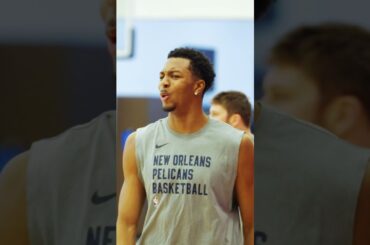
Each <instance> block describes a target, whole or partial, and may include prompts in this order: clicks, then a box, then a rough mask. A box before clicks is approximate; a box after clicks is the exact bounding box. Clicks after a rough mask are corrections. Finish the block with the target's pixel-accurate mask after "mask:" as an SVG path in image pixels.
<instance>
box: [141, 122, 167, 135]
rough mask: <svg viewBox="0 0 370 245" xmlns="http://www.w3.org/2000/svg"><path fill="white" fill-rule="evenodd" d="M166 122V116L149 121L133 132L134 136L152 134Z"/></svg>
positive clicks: (163, 126) (164, 125)
mask: <svg viewBox="0 0 370 245" xmlns="http://www.w3.org/2000/svg"><path fill="white" fill-rule="evenodd" d="M166 123H167V118H161V119H159V120H157V121H155V122H152V123H149V124H147V125H146V126H144V127H139V128H137V129H136V131H135V132H134V133H135V134H134V135H135V136H136V137H143V136H147V135H150V134H153V133H154V132H155V131H156V130H158V129H159V128H165V127H166Z"/></svg>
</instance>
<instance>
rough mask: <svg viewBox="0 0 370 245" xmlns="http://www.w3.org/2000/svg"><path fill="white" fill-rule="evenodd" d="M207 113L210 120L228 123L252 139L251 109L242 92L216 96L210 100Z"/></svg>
mask: <svg viewBox="0 0 370 245" xmlns="http://www.w3.org/2000/svg"><path fill="white" fill-rule="evenodd" d="M209 113H210V114H209V115H210V117H211V118H214V119H217V120H220V121H223V122H225V123H228V124H230V125H231V126H233V127H234V128H237V129H240V130H242V131H244V132H245V133H246V134H248V135H249V136H251V137H252V138H253V134H252V132H251V129H250V119H251V113H252V107H251V104H250V102H249V100H248V98H247V96H246V95H245V94H243V93H242V92H239V91H227V92H221V93H219V94H217V95H216V96H215V97H213V99H212V103H211V108H210V110H209Z"/></svg>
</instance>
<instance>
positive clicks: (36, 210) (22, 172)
mask: <svg viewBox="0 0 370 245" xmlns="http://www.w3.org/2000/svg"><path fill="white" fill-rule="evenodd" d="M115 4H116V3H115V1H114V0H104V2H103V6H102V15H103V19H104V22H105V24H106V28H107V32H106V33H107V39H108V43H109V50H110V52H111V54H112V55H114V53H115V23H116V21H115V12H116V11H115ZM113 59H114V60H115V58H114V57H113ZM115 128H116V127H115V113H114V112H106V113H103V114H102V115H101V116H99V117H97V118H95V119H94V120H93V121H91V122H90V123H87V124H85V125H80V126H77V127H74V128H72V129H69V130H67V131H66V132H64V133H62V134H60V135H58V136H56V137H54V138H51V139H45V140H41V141H38V142H35V143H33V144H32V146H31V149H30V150H29V151H27V152H25V153H23V154H21V155H19V156H17V157H16V158H14V159H13V160H12V161H11V162H9V163H8V164H7V166H6V168H5V169H4V171H3V172H2V173H1V178H0V196H1V202H0V244H12V245H28V244H30V245H54V244H68V245H81V244H86V245H89V244H94V245H109V244H112V245H113V244H115V237H116V235H115V221H116V202H115V189H116V186H115V175H116V174H115V138H116V136H115Z"/></svg>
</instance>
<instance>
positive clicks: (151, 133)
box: [136, 118, 243, 245]
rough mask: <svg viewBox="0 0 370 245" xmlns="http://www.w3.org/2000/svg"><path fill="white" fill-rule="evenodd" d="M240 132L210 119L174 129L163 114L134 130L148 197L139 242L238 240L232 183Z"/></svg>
mask: <svg viewBox="0 0 370 245" xmlns="http://www.w3.org/2000/svg"><path fill="white" fill-rule="evenodd" d="M242 135H243V132H242V131H239V130H236V129H234V128H232V127H231V126H229V125H227V124H225V123H222V122H218V121H216V120H213V119H209V120H208V122H207V124H206V125H205V126H204V127H203V128H202V129H200V130H199V131H197V132H195V133H191V134H179V133H177V132H174V131H173V130H171V128H170V127H169V126H168V118H164V119H161V120H159V121H157V122H155V123H152V124H149V125H148V126H146V127H144V128H140V129H138V130H137V134H136V155H137V162H138V172H139V176H140V179H141V181H142V182H143V184H144V186H145V191H146V197H147V200H148V208H147V214H146V217H145V222H144V227H143V231H142V234H141V236H140V238H139V240H138V241H137V244H139V245H149V244H161V245H174V244H176V245H188V244H194V245H198V244H199V245H203V244H204V245H207V244H212V245H217V244H220V245H241V244H242V240H243V237H242V233H241V229H240V220H239V213H238V208H237V206H236V205H235V199H234V186H235V179H236V171H237V162H238V153H239V146H240V143H241V139H242Z"/></svg>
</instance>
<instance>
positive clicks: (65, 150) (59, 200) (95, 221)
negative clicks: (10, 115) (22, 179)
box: [27, 112, 116, 245]
mask: <svg viewBox="0 0 370 245" xmlns="http://www.w3.org/2000/svg"><path fill="white" fill-rule="evenodd" d="M115 125H116V123H115V114H114V112H107V113H104V114H102V115H100V116H99V117H98V118H96V119H94V120H93V121H91V122H90V123H87V124H84V125H81V126H77V127H74V128H72V129H69V130H68V131H66V132H64V133H62V134H61V135H59V136H56V137H54V138H50V139H46V140H41V141H39V142H36V143H34V144H33V145H32V147H31V150H30V158H29V163H28V177H27V178H28V179H27V188H28V189H27V204H28V207H27V212H28V227H29V228H28V229H29V238H30V242H31V245H57V244H60V245H67V244H68V245H85V244H86V245H92V244H94V245H113V244H115V240H116V232H115V223H116V190H115V188H116V183H115V176H116V171H115V170H116V167H115V139H116V136H115Z"/></svg>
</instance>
